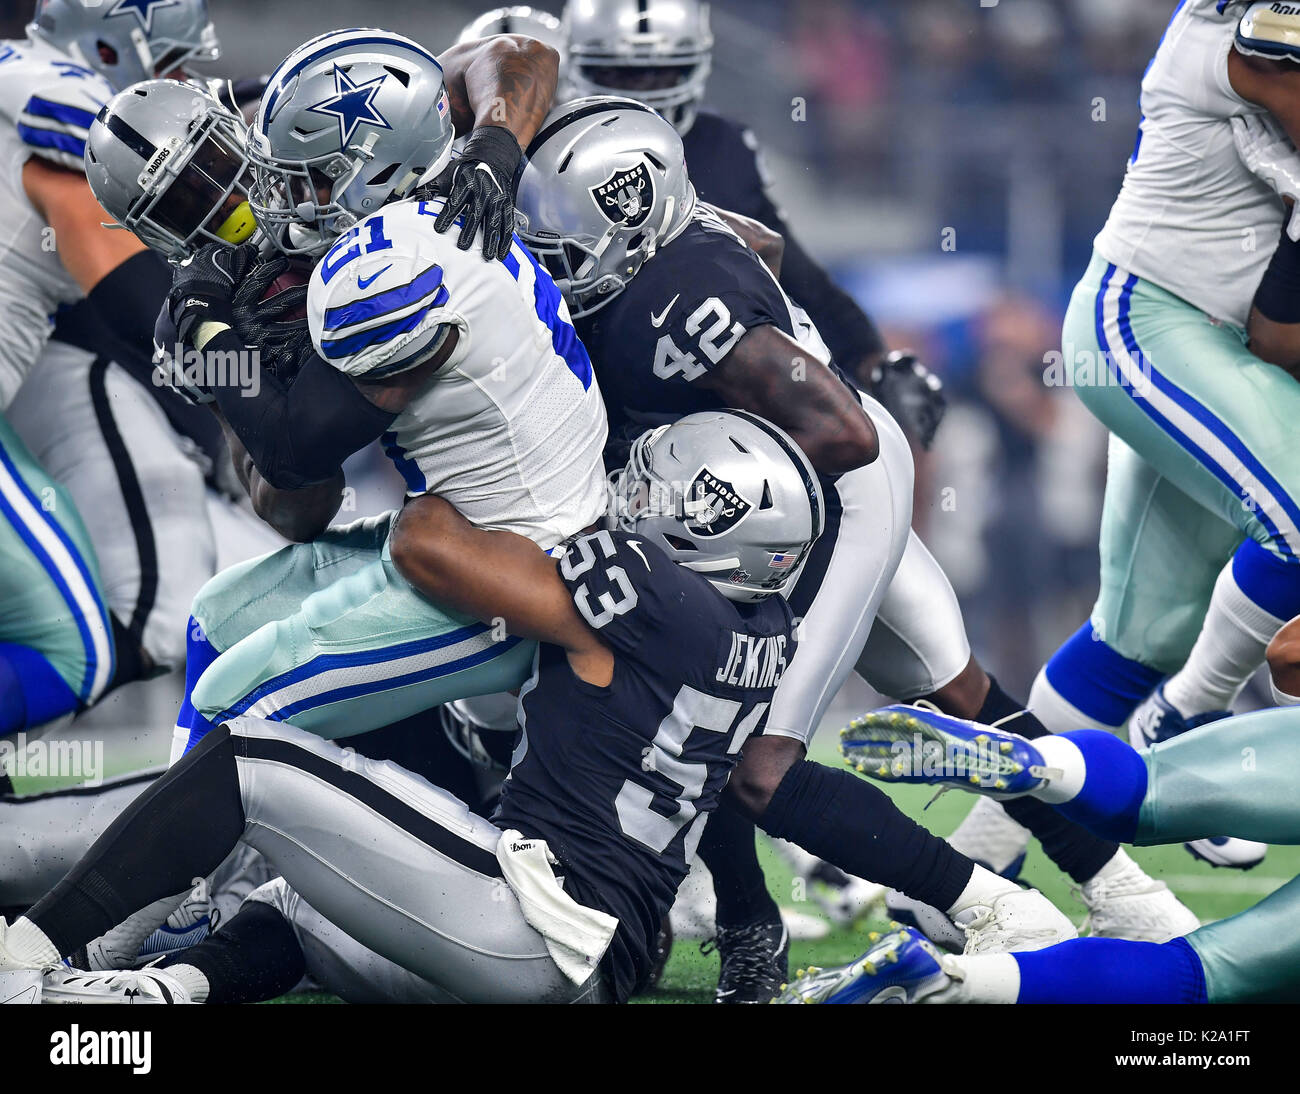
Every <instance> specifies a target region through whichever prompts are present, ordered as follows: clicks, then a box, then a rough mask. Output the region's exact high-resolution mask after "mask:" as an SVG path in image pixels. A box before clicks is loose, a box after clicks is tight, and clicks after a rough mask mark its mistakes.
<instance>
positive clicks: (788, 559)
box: [771, 551, 799, 570]
mask: <svg viewBox="0 0 1300 1094" xmlns="http://www.w3.org/2000/svg"><path fill="white" fill-rule="evenodd" d="M798 561H799V556H798V554H796V553H793V552H790V551H784V552H782V553H781V554H779V555H773V556H772V562H771V566H772V569H774V570H788V569H790V567H791V566H793V565H794V564H795V563H796V562H798Z"/></svg>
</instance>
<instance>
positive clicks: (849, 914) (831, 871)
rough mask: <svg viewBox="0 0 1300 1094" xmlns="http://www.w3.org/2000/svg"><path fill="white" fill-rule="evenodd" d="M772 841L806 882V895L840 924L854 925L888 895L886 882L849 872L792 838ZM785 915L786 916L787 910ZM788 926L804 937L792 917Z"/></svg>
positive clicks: (796, 936)
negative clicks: (804, 847) (805, 848)
mask: <svg viewBox="0 0 1300 1094" xmlns="http://www.w3.org/2000/svg"><path fill="white" fill-rule="evenodd" d="M771 843H772V849H773V850H774V851H776V853H777V854H778V855H780V856H781V857H782V858H783V859H785V861H786V862H787V863H788V864H789V866H790V869H791V870H793V871H794V874H795V876H796V877H797V878H799V879H800V881H802V882H803V889H804V895H805V896H806V897H807V898H809V899H811V900H812V901H813V903H814V904H816V905H817V907H818V908H820V909H821V911H822V914H823V915H825V916H826V918H827V919H829V920H830V921H831V922H832V923H833V924H835V926H837V927H851V926H853V925H854V924H855V923H858V922H860V921H861V920H864V919H866V918H867V917H868V916H869V915H870V914H871V913H872V912H873V911H874V910H875V909H876V908H877V907H878V906H879V905H880V904H881V902H882V901H883V900H884V898H885V886H883V885H878V884H877V883H876V882H874V881H864V880H863V879H862V878H860V877H854V876H853V875H852V874H846V873H845V872H844V871H843V870H841V869H840V868H839V867H838V866H833V865H831V864H830V863H829V862H826V861H825V860H823V859H819V858H818V857H817V856H816V855H810V854H809V853H808V852H807V851H805V850H804V849H803V848H802V847H799V846H797V845H795V844H793V843H791V842H789V841H788V840H783V839H774V840H772V841H771ZM782 915H783V916H785V910H784V909H783V910H782ZM818 922H821V921H820V920H818ZM785 925H786V926H787V927H789V928H790V937H791V938H794V939H798V938H799V937H800V935H799V932H798V931H796V930H795V928H794V925H793V924H791V922H790V919H789V917H788V916H786V922H785ZM822 926H823V927H825V924H824V923H822ZM826 933H827V932H826V931H825V930H823V931H822V932H821V934H820V935H818V937H824V936H825V934H826Z"/></svg>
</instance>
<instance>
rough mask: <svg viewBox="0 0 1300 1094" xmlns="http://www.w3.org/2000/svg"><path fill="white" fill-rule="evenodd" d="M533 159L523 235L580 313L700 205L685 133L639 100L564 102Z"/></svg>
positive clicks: (531, 152)
mask: <svg viewBox="0 0 1300 1094" xmlns="http://www.w3.org/2000/svg"><path fill="white" fill-rule="evenodd" d="M528 157H529V158H528V166H527V167H526V168H525V169H524V173H523V177H522V178H521V179H520V181H519V195H518V197H517V199H516V207H517V209H518V210H519V213H520V227H519V229H518V231H519V235H520V237H521V238H522V239H523V240H524V242H525V243H527V244H528V247H529V249H530V250H531V251H532V252H533V253H534V254H535V255H537V257H538V258H539V259H541V260H542V261H543V262H545V263H546V267H547V269H548V270H549V271H550V273H551V276H552V277H553V278H554V279H555V283H556V285H557V286H559V289H560V291H561V292H562V293H563V294H564V297H565V300H566V301H567V302H568V305H569V312H570V314H571V315H572V316H573V317H574V318H575V319H576V318H580V317H582V316H584V315H590V314H591V313H593V312H595V311H598V310H599V309H600V308H601V307H603V306H604V305H605V304H607V303H609V301H611V300H613V299H614V297H615V296H617V295H618V294H619V293H620V292H622V291H623V289H624V288H626V287H627V283H628V282H629V281H630V280H631V279H632V278H633V277H634V276H636V272H637V270H639V269H640V268H641V266H642V264H643V263H645V262H646V261H647V260H648V259H650V258H651V257H652V256H653V255H654V253H655V250H656V249H657V248H658V247H660V246H662V245H663V244H665V243H667V242H668V241H670V240H672V239H673V238H675V237H676V236H677V235H678V234H679V233H680V232H681V230H682V229H683V228H685V227H686V225H687V224H688V223H689V221H690V219H691V213H692V212H693V211H694V209H695V187H694V186H692V185H691V180H690V179H689V178H688V177H687V174H686V157H685V152H684V151H683V149H682V139H681V137H679V136H678V135H677V131H676V130H675V129H673V127H672V126H671V125H669V124H668V122H667V121H665V120H664V118H662V117H661V116H660V115H658V114H656V113H655V112H654V111H653V110H651V109H650V108H649V107H647V106H645V105H644V104H643V103H639V102H636V101H635V100H632V99H615V98H610V97H608V96H600V97H595V98H588V99H575V100H574V101H573V102H569V103H564V104H563V105H562V106H560V107H558V108H557V109H555V110H553V111H552V112H551V114H550V115H549V116H548V117H547V119H546V121H545V123H543V125H542V129H541V131H540V132H539V133H538V134H537V136H536V137H535V138H534V139H533V142H532V144H530V145H529V146H528Z"/></svg>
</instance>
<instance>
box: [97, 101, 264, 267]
mask: <svg viewBox="0 0 1300 1094" xmlns="http://www.w3.org/2000/svg"><path fill="white" fill-rule="evenodd" d="M86 178H87V180H88V181H89V182H90V188H91V190H92V191H94V194H95V197H96V198H97V199H98V201H99V204H100V205H102V206H103V207H104V209H105V211H106V212H107V213H108V214H109V215H110V216H111V217H112V218H113V219H114V220H116V221H117V222H118V223H119V224H121V225H122V226H123V227H124V228H128V229H130V230H131V231H132V232H134V233H135V234H136V236H137V237H138V238H139V239H140V240H141V241H142V242H143V243H145V244H147V245H148V246H150V247H152V248H153V249H154V250H156V251H160V252H161V253H162V254H164V255H166V256H167V257H168V258H171V259H176V260H178V261H179V260H181V259H185V258H188V257H189V256H190V255H191V254H193V253H194V251H195V249H196V248H198V247H199V246H201V245H202V244H203V243H210V242H223V243H231V244H237V243H243V242H245V241H246V240H247V239H249V238H250V237H251V236H252V235H253V233H254V232H255V231H256V229H257V222H256V221H255V220H254V219H253V213H252V210H251V209H250V208H249V204H248V180H249V171H248V157H247V155H246V154H245V151H244V125H243V122H242V121H241V120H240V119H239V118H238V117H236V116H235V115H234V114H232V113H231V112H230V111H229V110H227V109H226V108H225V107H224V106H222V105H221V104H220V103H219V102H217V100H216V99H214V98H213V97H212V96H211V95H209V94H207V93H206V92H205V91H204V90H203V89H202V88H200V87H199V86H197V85H196V84H188V83H180V82H178V81H176V80H147V81H145V82H143V83H138V84H136V85H134V86H133V87H130V88H127V90H125V91H120V92H118V94H117V95H115V96H113V98H112V99H110V100H109V101H108V102H107V103H105V104H104V106H103V108H102V109H101V110H100V112H99V115H98V117H96V118H95V120H94V122H92V123H91V126H90V135H89V137H88V138H87V140H86Z"/></svg>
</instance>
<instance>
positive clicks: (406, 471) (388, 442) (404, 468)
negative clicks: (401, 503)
mask: <svg viewBox="0 0 1300 1094" xmlns="http://www.w3.org/2000/svg"><path fill="white" fill-rule="evenodd" d="M379 439H380V442H381V443H382V444H383V446H384V454H385V455H386V456H387V457H388V458H389V459H390V460H392V461H393V466H394V467H396V468H397V470H398V471H399V472H401V475H402V479H403V481H404V482H405V483H406V488H407V490H409V491H410V492H411V493H412V494H423V493H424V492H425V490H427V489H428V487H429V484H428V483H427V482H425V481H424V473H423V472H422V471H421V470H420V466H419V464H417V463H416V462H415V461H414V460H413V459H411V457H410V456H408V455H407V454H406V453H405V452H404V451H403V450H402V446H401V445H400V444H398V443H397V433H396V432H395V431H394V430H391V429H390V430H389V431H388V432H387V433H385V434H384V435H383V436H382V437H380V438H379Z"/></svg>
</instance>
